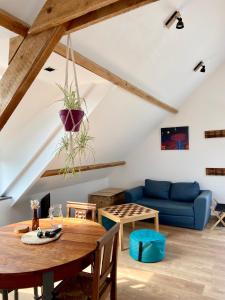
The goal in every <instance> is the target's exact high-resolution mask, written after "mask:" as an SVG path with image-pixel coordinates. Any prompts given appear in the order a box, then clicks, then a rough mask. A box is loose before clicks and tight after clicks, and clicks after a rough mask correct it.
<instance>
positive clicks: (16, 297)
mask: <svg viewBox="0 0 225 300" xmlns="http://www.w3.org/2000/svg"><path fill="white" fill-rule="evenodd" d="M14 300H19V292H18V290H15V291H14Z"/></svg>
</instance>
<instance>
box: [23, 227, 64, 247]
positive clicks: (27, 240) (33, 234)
mask: <svg viewBox="0 0 225 300" xmlns="http://www.w3.org/2000/svg"><path fill="white" fill-rule="evenodd" d="M49 230H51V229H45V230H43V232H45V231H49ZM61 234H62V232H59V233H58V234H57V235H56V236H55V237H54V238H48V237H43V238H39V237H38V236H37V230H35V231H30V232H27V233H26V234H24V235H23V236H22V237H21V241H22V242H23V243H24V244H28V245H43V244H48V243H51V242H54V241H56V240H58V238H59V237H60V236H61Z"/></svg>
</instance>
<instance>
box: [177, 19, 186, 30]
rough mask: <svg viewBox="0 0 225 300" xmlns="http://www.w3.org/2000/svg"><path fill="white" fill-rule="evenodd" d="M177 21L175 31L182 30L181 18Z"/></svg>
mask: <svg viewBox="0 0 225 300" xmlns="http://www.w3.org/2000/svg"><path fill="white" fill-rule="evenodd" d="M177 20H178V22H177V26H176V28H177V29H183V28H184V22H183V20H182V18H181V17H179V18H177Z"/></svg>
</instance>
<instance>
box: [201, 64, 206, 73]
mask: <svg viewBox="0 0 225 300" xmlns="http://www.w3.org/2000/svg"><path fill="white" fill-rule="evenodd" d="M200 72H202V73H205V65H203V66H202V67H201V70H200Z"/></svg>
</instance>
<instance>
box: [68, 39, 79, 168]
mask: <svg viewBox="0 0 225 300" xmlns="http://www.w3.org/2000/svg"><path fill="white" fill-rule="evenodd" d="M69 56H71V59H72V66H73V75H74V82H75V88H76V93H77V98H78V101H79V103H80V104H81V101H80V92H79V86H78V79H77V72H76V64H75V58H74V53H73V49H72V41H71V37H70V34H68V36H67V48H66V72H65V84H64V87H65V88H66V90H67V91H68V88H69ZM71 84H72V83H71ZM69 116H70V117H71V120H72V124H73V128H72V130H71V131H70V132H69V139H70V152H71V153H72V151H73V138H72V131H73V130H74V129H75V127H76V126H77V125H78V124H79V123H77V124H75V122H74V119H73V116H72V112H71V110H70V109H69V110H68V113H67V116H66V120H65V124H66V123H67V120H68V118H69ZM80 122H82V119H81V120H80ZM73 165H75V162H74V159H73Z"/></svg>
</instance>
